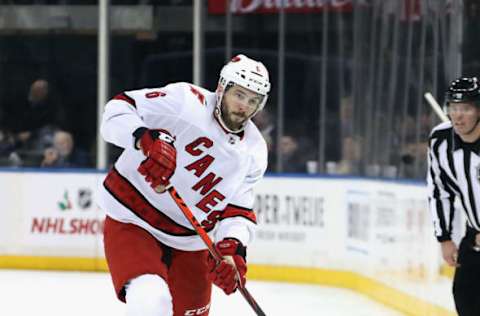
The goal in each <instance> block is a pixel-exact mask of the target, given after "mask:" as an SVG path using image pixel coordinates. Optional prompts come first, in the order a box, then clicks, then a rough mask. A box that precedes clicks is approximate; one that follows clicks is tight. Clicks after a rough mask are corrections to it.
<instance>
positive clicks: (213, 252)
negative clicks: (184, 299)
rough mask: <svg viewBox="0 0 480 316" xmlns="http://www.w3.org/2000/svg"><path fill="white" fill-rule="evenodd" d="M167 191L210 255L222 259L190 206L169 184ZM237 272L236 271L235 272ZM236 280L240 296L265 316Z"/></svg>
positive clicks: (257, 312)
mask: <svg viewBox="0 0 480 316" xmlns="http://www.w3.org/2000/svg"><path fill="white" fill-rule="evenodd" d="M167 191H168V193H170V196H171V197H172V198H173V200H174V201H175V204H177V206H178V208H180V210H181V211H182V213H183V215H185V217H186V218H187V219H188V221H189V222H190V224H192V226H193V228H194V229H195V231H196V232H197V234H198V235H199V236H200V238H202V240H203V242H204V243H205V245H206V246H207V248H208V251H209V252H210V254H211V255H212V257H213V258H214V259H215V260H216V261H217V262H220V261H222V255H221V254H220V253H219V252H218V250H217V248H215V245H214V244H213V241H212V240H211V239H210V237H209V236H208V234H207V232H206V231H205V229H203V227H202V226H201V225H200V223H199V222H198V221H197V219H196V218H195V216H194V215H193V213H192V211H191V210H190V208H189V207H188V206H187V204H186V203H185V202H184V201H183V199H182V197H181V196H180V195H179V194H178V192H177V190H175V188H174V187H173V186H170V187H169V188H168V189H167ZM237 273H238V272H237ZM237 281H238V290H239V291H240V293H241V294H242V296H243V297H244V298H245V300H246V301H247V303H248V304H249V305H250V306H251V307H252V309H253V310H254V311H255V313H256V314H257V316H266V315H265V313H264V312H263V310H262V309H261V308H260V306H259V305H258V303H257V302H256V301H255V299H254V298H253V296H252V295H251V294H250V292H249V291H248V290H247V288H246V287H245V286H244V285H243V284H242V282H240V278H237Z"/></svg>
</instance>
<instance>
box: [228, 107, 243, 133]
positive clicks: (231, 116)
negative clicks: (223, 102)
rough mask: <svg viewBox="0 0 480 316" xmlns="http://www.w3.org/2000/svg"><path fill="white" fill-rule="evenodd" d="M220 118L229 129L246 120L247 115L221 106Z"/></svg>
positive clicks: (238, 127)
mask: <svg viewBox="0 0 480 316" xmlns="http://www.w3.org/2000/svg"><path fill="white" fill-rule="evenodd" d="M222 120H223V122H224V123H225V125H226V126H227V127H228V128H229V129H231V130H237V129H240V127H242V125H243V124H244V123H245V121H246V120H248V117H247V116H246V115H245V114H244V113H239V112H230V111H228V109H227V107H226V106H222Z"/></svg>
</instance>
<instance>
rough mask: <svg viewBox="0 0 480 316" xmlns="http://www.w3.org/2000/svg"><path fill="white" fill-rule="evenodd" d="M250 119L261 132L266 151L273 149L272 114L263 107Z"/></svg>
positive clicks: (273, 127) (273, 128)
mask: <svg viewBox="0 0 480 316" xmlns="http://www.w3.org/2000/svg"><path fill="white" fill-rule="evenodd" d="M252 121H253V122H254V123H255V125H256V126H257V127H258V129H259V130H260V132H261V133H262V136H263V138H264V139H265V141H266V142H267V147H268V151H269V152H271V151H272V150H274V141H273V139H274V136H275V135H274V130H275V126H274V123H273V117H272V114H271V113H270V112H269V111H268V110H267V109H264V110H262V111H260V112H259V113H258V114H257V115H255V117H254V118H253V119H252Z"/></svg>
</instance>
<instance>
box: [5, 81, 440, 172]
mask: <svg viewBox="0 0 480 316" xmlns="http://www.w3.org/2000/svg"><path fill="white" fill-rule="evenodd" d="M26 90H27V92H26V96H24V97H23V100H22V101H21V102H20V103H19V104H17V106H16V107H14V108H13V109H11V111H9V112H8V113H5V112H0V122H1V124H0V165H1V166H10V167H54V168H67V167H68V168H84V167H90V168H93V167H94V164H93V162H94V160H95V159H94V154H93V153H92V152H91V151H90V152H89V151H88V150H86V149H84V148H81V147H77V146H76V144H75V139H74V135H73V133H72V132H71V131H69V130H68V126H69V121H71V120H72V119H75V118H69V117H68V115H67V114H66V113H67V111H65V106H64V105H63V104H62V103H61V101H60V100H59V98H58V97H56V96H55V92H54V89H52V87H51V85H50V83H49V82H48V81H47V80H45V79H37V80H35V81H34V82H32V83H31V85H30V87H29V88H27V89H26ZM19 99H22V98H19ZM271 108H272V107H271ZM271 108H269V107H266V109H264V110H263V111H262V112H260V113H259V114H258V115H257V116H255V118H254V122H255V124H256V125H257V126H258V128H259V129H260V131H261V132H262V134H263V136H264V138H265V140H266V142H267V145H268V149H269V171H270V172H275V171H277V170H278V168H277V167H278V166H279V165H280V166H281V167H280V171H281V172H284V173H297V174H302V173H309V174H315V173H319V172H322V173H327V174H336V175H367V176H374V177H376V176H381V177H387V178H398V177H401V178H415V177H418V175H419V174H424V172H425V171H426V155H427V139H428V133H429V131H430V130H431V128H432V126H433V123H432V122H434V119H433V118H432V116H431V115H429V114H423V115H422V116H421V118H420V120H419V122H420V123H421V125H420V129H421V131H420V134H419V135H420V138H419V139H417V138H418V137H416V135H417V132H416V129H417V127H416V126H415V125H416V124H417V122H418V120H415V119H414V118H413V117H410V116H407V119H406V120H404V121H402V122H397V123H396V124H395V126H394V127H393V140H392V141H393V142H394V143H395V144H394V145H395V147H396V148H398V150H396V151H395V152H392V153H391V155H392V156H393V157H390V159H389V161H391V162H394V164H386V165H385V164H383V165H382V164H368V163H367V162H366V157H365V155H366V151H367V148H365V141H364V139H363V137H361V136H359V135H356V134H355V133H354V128H353V124H354V122H353V109H352V103H351V100H350V98H345V99H344V100H342V102H341V103H340V109H339V112H338V113H339V114H338V120H336V122H338V127H339V128H338V131H339V133H337V132H332V133H331V134H327V135H326V136H327V137H328V138H329V139H331V141H329V142H327V143H330V144H332V145H331V146H330V148H328V150H329V151H331V152H338V153H339V154H338V155H333V158H331V157H330V156H328V155H327V159H328V160H327V161H326V162H325V166H324V168H323V170H322V169H321V168H320V167H319V164H318V160H319V157H318V156H319V154H318V149H317V145H316V144H315V141H314V137H313V135H309V134H308V132H307V131H305V130H303V129H302V128H299V126H301V124H295V126H294V128H293V129H291V130H287V131H284V132H283V134H282V135H277V132H278V131H277V129H276V128H275V123H276V121H275V120H276V117H275V116H274V115H273V114H272V112H271ZM273 108H274V107H273ZM327 133H328V131H327ZM395 135H404V136H403V138H404V139H400V138H401V137H400V136H398V137H395ZM113 152H114V155H115V154H118V153H115V151H114V150H113ZM329 158H330V159H329ZM279 159H280V160H281V161H279Z"/></svg>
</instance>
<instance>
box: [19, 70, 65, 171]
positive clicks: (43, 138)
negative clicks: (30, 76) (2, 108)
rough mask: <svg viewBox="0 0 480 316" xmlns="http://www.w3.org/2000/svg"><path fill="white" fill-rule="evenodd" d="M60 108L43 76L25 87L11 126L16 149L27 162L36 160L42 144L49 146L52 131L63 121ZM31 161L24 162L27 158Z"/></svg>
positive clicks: (42, 149)
mask: <svg viewBox="0 0 480 316" xmlns="http://www.w3.org/2000/svg"><path fill="white" fill-rule="evenodd" d="M63 113H64V111H63V109H62V108H61V107H60V105H59V103H58V102H57V100H56V99H55V98H54V97H53V96H52V93H51V87H50V84H49V82H48V81H47V80H44V79H38V80H35V81H34V82H33V83H32V84H31V86H30V89H29V93H28V97H27V101H26V103H25V104H24V105H23V107H22V106H21V111H20V118H19V120H18V126H16V127H15V131H16V133H15V141H16V148H17V151H18V152H19V153H20V154H21V156H23V157H24V159H25V160H26V161H27V163H26V164H27V165H29V164H31V165H36V164H38V160H37V159H38V158H40V157H41V155H42V153H43V151H44V150H45V148H48V147H50V146H52V144H53V135H54V133H55V131H56V130H57V129H59V128H60V127H61V126H62V124H63V121H64V114H63ZM30 160H31V161H32V162H31V163H28V161H30Z"/></svg>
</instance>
